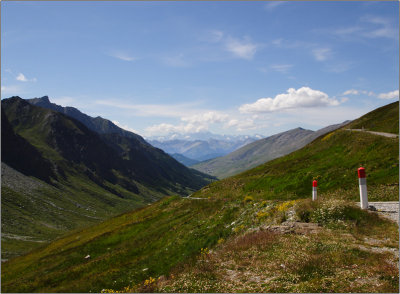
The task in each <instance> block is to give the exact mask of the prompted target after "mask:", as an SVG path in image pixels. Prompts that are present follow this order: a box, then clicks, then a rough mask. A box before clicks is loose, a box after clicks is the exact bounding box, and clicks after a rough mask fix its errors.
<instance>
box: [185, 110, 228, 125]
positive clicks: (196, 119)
mask: <svg viewBox="0 0 400 294" xmlns="http://www.w3.org/2000/svg"><path fill="white" fill-rule="evenodd" d="M227 119H228V115H227V114H225V113H222V112H219V111H208V112H204V113H201V114H196V115H192V116H187V117H182V119H181V120H182V121H185V122H189V123H193V124H195V123H220V122H224V121H226V120H227Z"/></svg>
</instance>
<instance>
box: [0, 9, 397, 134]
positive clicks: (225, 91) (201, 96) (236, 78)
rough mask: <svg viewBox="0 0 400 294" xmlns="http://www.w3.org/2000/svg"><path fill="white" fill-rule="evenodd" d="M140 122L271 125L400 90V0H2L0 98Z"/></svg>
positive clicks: (135, 126) (242, 130) (301, 121)
mask: <svg viewBox="0 0 400 294" xmlns="http://www.w3.org/2000/svg"><path fill="white" fill-rule="evenodd" d="M45 95H47V96H49V98H50V101H51V102H54V103H57V104H59V105H62V106H73V107H76V108H78V109H80V110H81V111H82V112H84V113H86V114H88V115H91V116H101V117H104V118H107V119H110V120H111V121H113V122H114V123H116V124H117V125H119V126H120V127H122V128H125V129H127V130H130V131H134V132H135V133H138V134H140V135H142V136H146V137H149V136H157V135H158V136H161V135H166V134H168V133H174V132H176V133H180V134H188V133H196V132H204V131H210V132H213V133H216V134H230V135H239V134H246V135H254V134H260V135H263V136H269V135H273V134H276V133H279V132H282V131H286V130H289V129H293V128H296V127H303V128H307V129H311V130H317V129H320V128H322V127H325V126H328V125H331V124H336V123H341V122H343V121H345V120H350V119H355V118H358V117H360V116H361V115H363V114H365V113H367V112H369V111H371V110H373V109H375V108H377V107H380V106H383V105H386V104H388V103H391V102H394V101H397V100H398V99H399V2H398V1H393V2H350V1H349V2H347V1H329V2H323V1H319V2H317V1H304V2H285V1H280V2H279V1H248V2H244V1H243V2H240V1H221V2H219V1H217V2H210V1H206V2H202V1H199V2H193V1H178V2H165V1H161V2H159V1H156V2H151V1H150V2H141V1H134V2H127V1H122V2H106V1H88V2H79V1H73V2H69V1H60V2H56V1H54V2H51V1H43V2H34V1H33V2H11V1H10V2H8V1H2V2H1V98H2V99H4V98H8V97H11V96H20V97H21V98H25V99H27V98H34V97H42V96H45Z"/></svg>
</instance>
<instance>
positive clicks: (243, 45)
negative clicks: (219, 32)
mask: <svg viewBox="0 0 400 294" xmlns="http://www.w3.org/2000/svg"><path fill="white" fill-rule="evenodd" d="M225 49H226V50H227V51H229V52H231V53H232V54H233V55H234V56H235V57H238V58H243V59H247V60H250V59H253V56H254V54H256V51H257V45H256V44H254V43H252V42H251V41H250V40H248V39H247V40H239V39H235V38H232V37H229V38H227V39H226V41H225Z"/></svg>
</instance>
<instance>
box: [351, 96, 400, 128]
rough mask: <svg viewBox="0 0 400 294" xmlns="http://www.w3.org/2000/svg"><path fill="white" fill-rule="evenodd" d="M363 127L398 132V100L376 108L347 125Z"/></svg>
mask: <svg viewBox="0 0 400 294" xmlns="http://www.w3.org/2000/svg"><path fill="white" fill-rule="evenodd" d="M363 127H364V128H365V129H366V130H369V131H376V132H386V133H393V134H399V102H398V101H397V102H393V103H390V104H388V105H385V106H382V107H380V108H377V109H375V110H373V111H371V112H369V113H367V114H366V115H363V116H362V117H360V118H359V119H357V120H356V121H354V122H352V123H350V124H349V125H348V128H350V129H361V128H363Z"/></svg>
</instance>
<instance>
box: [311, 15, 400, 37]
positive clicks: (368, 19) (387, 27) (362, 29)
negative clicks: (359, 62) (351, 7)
mask: <svg viewBox="0 0 400 294" xmlns="http://www.w3.org/2000/svg"><path fill="white" fill-rule="evenodd" d="M360 21H361V22H360V24H359V25H356V26H350V27H341V28H337V29H333V30H329V31H328V33H331V34H333V35H336V36H338V37H341V38H345V39H347V40H349V41H354V40H358V39H359V38H388V39H398V34H399V30H398V26H396V24H395V23H392V22H391V21H390V20H389V19H387V18H382V17H379V16H373V15H366V16H364V17H362V18H361V19H360ZM319 31H320V32H323V33H326V32H327V31H326V30H319Z"/></svg>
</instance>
